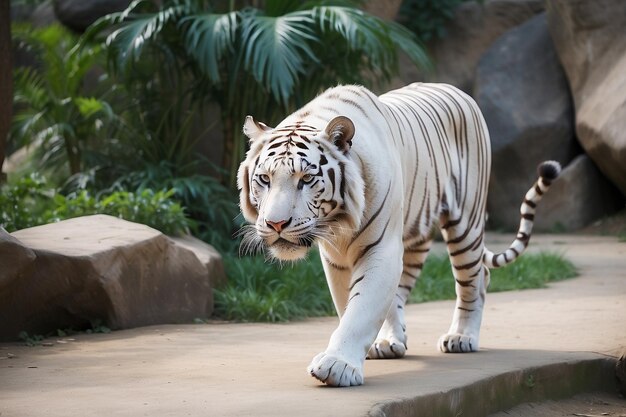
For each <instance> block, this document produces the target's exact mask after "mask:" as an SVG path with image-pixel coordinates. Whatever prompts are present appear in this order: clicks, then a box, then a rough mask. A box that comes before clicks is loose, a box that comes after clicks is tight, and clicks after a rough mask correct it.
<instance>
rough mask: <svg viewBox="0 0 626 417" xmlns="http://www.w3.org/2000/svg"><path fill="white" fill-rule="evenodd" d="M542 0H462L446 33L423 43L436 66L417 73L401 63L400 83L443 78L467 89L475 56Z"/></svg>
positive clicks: (530, 13)
mask: <svg viewBox="0 0 626 417" xmlns="http://www.w3.org/2000/svg"><path fill="white" fill-rule="evenodd" d="M544 3H545V2H544V1H543V0H486V1H484V2H464V3H462V4H461V5H459V6H458V7H457V9H456V10H455V13H454V18H453V19H452V20H451V21H450V22H449V23H448V24H447V25H446V27H445V30H446V36H445V37H443V38H442V39H434V40H432V41H430V42H428V43H427V45H426V46H427V48H428V52H429V53H430V55H431V57H432V58H433V60H434V62H435V65H436V69H435V71H434V72H433V73H432V74H420V73H419V72H418V71H417V70H416V69H415V68H414V66H413V65H411V64H409V63H408V62H404V63H403V64H402V65H401V77H400V78H401V80H402V81H400V82H396V83H395V84H394V86H397V87H400V86H402V85H406V84H409V83H411V82H415V81H430V82H444V83H448V84H452V85H454V86H456V87H459V88H460V89H462V90H463V91H465V92H466V93H471V91H472V87H473V83H474V74H475V70H476V65H477V64H478V60H479V59H480V57H481V56H482V55H483V53H484V52H485V51H487V49H489V47H490V46H491V45H492V44H493V42H494V41H495V40H496V39H497V38H498V37H499V36H500V35H502V34H503V33H505V32H506V31H508V30H509V29H511V28H514V27H516V26H518V25H520V24H522V23H524V22H525V21H526V20H528V19H530V18H531V17H533V16H535V15H536V14H538V13H541V12H542V11H543V10H544Z"/></svg>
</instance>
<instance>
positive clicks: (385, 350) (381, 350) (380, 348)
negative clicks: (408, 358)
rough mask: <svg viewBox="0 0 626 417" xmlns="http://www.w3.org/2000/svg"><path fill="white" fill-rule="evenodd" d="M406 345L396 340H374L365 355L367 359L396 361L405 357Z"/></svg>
mask: <svg viewBox="0 0 626 417" xmlns="http://www.w3.org/2000/svg"><path fill="white" fill-rule="evenodd" d="M406 349H407V347H406V344H405V343H404V342H401V341H400V340H398V339H396V338H390V339H389V340H387V339H376V341H375V342H374V344H373V345H372V347H370V350H369V352H368V354H367V358H368V359H398V358H402V357H404V355H406Z"/></svg>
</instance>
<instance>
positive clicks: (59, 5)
mask: <svg viewBox="0 0 626 417" xmlns="http://www.w3.org/2000/svg"><path fill="white" fill-rule="evenodd" d="M129 4H130V0H89V1H85V0H53V5H54V13H55V14H56V16H57V18H58V19H59V20H60V21H61V22H62V23H63V24H64V25H65V26H67V27H69V28H71V29H73V30H75V31H77V32H83V31H84V30H85V29H87V28H88V27H89V25H91V24H92V23H93V22H95V21H96V20H98V19H99V18H100V17H102V16H104V15H107V14H110V13H114V12H119V11H122V10H124V9H125V8H126V7H128V5H129Z"/></svg>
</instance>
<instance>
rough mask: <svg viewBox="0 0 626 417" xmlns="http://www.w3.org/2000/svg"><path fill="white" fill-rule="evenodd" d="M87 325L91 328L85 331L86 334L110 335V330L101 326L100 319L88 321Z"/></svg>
mask: <svg viewBox="0 0 626 417" xmlns="http://www.w3.org/2000/svg"><path fill="white" fill-rule="evenodd" d="M89 323H90V325H91V328H90V329H87V330H85V333H87V334H92V333H111V329H109V328H108V327H107V326H105V325H104V324H102V320H100V319H93V320H89Z"/></svg>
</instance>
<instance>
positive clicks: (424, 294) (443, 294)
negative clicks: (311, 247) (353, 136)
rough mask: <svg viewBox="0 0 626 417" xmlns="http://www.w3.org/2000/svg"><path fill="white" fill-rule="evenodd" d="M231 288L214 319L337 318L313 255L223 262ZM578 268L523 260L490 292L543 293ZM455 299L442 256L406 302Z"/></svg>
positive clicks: (431, 261)
mask: <svg viewBox="0 0 626 417" xmlns="http://www.w3.org/2000/svg"><path fill="white" fill-rule="evenodd" d="M224 262H225V265H226V273H227V276H228V279H229V283H228V285H227V286H226V287H225V288H222V289H219V290H217V291H216V293H215V314H216V315H217V316H219V317H221V318H224V319H227V320H237V321H269V322H276V321H288V320H292V319H297V318H302V317H313V316H326V315H332V314H334V313H335V310H334V307H333V303H332V299H331V297H330V293H329V291H328V288H327V285H326V282H325V277H324V270H323V268H322V265H321V262H320V260H319V258H318V256H317V254H316V253H312V254H311V256H310V259H309V260H307V261H305V262H302V263H295V264H288V265H283V266H278V265H276V264H268V263H267V262H266V261H265V259H263V257H261V256H257V257H245V258H236V257H234V256H227V257H225V260H224ZM576 274H577V273H576V268H575V267H574V266H573V265H572V263H571V262H569V261H567V260H566V259H564V258H563V257H562V256H561V255H558V254H554V253H540V254H532V253H531V254H524V255H523V256H522V257H520V259H518V260H517V261H516V262H515V263H513V264H512V265H509V266H507V267H504V268H500V269H497V270H492V271H491V285H490V287H489V291H490V292H496V291H509V290H518V289H527V288H543V287H545V285H546V283H547V282H552V281H557V280H562V279H566V278H571V277H574V276H576ZM455 297H456V295H455V292H454V279H453V277H452V271H451V269H450V261H449V260H448V257H447V256H446V255H444V256H435V255H431V256H429V257H428V259H427V261H426V263H425V265H424V269H423V272H422V274H421V275H420V278H419V279H418V281H417V284H416V286H415V288H414V289H413V291H412V292H411V297H410V302H413V303H422V302H427V301H435V300H448V299H454V298H455Z"/></svg>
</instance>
